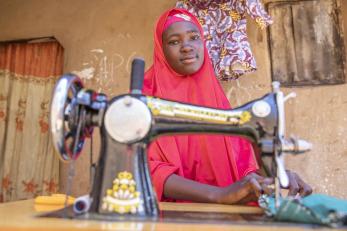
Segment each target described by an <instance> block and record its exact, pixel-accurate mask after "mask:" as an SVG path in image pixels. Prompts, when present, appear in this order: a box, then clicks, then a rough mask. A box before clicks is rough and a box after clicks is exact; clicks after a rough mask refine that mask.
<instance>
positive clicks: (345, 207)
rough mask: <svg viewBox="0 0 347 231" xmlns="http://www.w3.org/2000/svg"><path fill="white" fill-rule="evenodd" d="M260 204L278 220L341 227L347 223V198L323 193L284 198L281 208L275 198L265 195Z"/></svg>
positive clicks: (268, 213)
mask: <svg viewBox="0 0 347 231" xmlns="http://www.w3.org/2000/svg"><path fill="white" fill-rule="evenodd" d="M259 205H260V207H262V208H263V209H264V210H265V212H266V214H267V215H269V216H271V217H273V218H274V219H275V220H277V221H289V222H296V223H309V224H320V225H327V226H330V227H339V226H342V225H347V200H341V199H338V198H335V197H331V196H328V195H323V194H312V195H310V196H307V197H304V198H300V199H296V198H292V197H287V198H282V199H281V203H280V206H279V208H278V209H277V208H276V207H275V198H274V197H270V196H266V195H263V196H261V197H260V198H259Z"/></svg>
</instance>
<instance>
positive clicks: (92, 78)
mask: <svg viewBox="0 0 347 231" xmlns="http://www.w3.org/2000/svg"><path fill="white" fill-rule="evenodd" d="M136 54H137V53H136V51H131V52H130V53H127V54H121V53H118V52H114V53H111V54H108V53H106V52H105V51H104V50H103V49H99V48H97V49H91V50H90V51H89V53H88V54H87V55H86V58H85V59H87V61H84V62H83V63H82V68H81V70H76V71H73V72H72V73H74V74H76V75H78V76H79V77H80V78H81V79H82V80H83V82H84V83H85V84H86V86H88V85H89V86H93V89H94V90H96V91H98V92H103V93H106V94H110V93H113V94H114V91H115V90H114V89H115V88H117V87H119V84H120V83H121V82H124V81H126V80H124V79H128V78H130V70H131V61H132V60H133V58H134V57H135V56H136Z"/></svg>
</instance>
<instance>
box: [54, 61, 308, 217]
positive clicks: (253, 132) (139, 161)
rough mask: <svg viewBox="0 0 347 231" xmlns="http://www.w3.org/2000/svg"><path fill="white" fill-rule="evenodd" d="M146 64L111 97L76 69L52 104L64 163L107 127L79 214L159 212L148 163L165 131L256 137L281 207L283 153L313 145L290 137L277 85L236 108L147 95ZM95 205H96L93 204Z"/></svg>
mask: <svg viewBox="0 0 347 231" xmlns="http://www.w3.org/2000/svg"><path fill="white" fill-rule="evenodd" d="M143 75H144V61H143V60H141V59H135V60H134V61H133V66H132V73H131V89H130V90H131V91H130V93H129V94H124V95H119V96H116V97H113V98H112V99H110V100H107V97H106V96H105V95H104V94H100V93H96V92H94V91H92V90H86V89H85V88H84V87H83V84H82V82H81V80H80V79H79V78H78V77H77V76H76V75H73V74H67V75H63V76H62V77H61V78H60V79H59V80H58V82H57V84H56V87H55V90H54V95H53V100H52V107H51V129H52V134H53V142H54V145H55V148H56V149H57V151H58V153H59V156H60V158H61V159H62V160H63V161H65V162H73V161H74V160H76V159H77V158H78V156H79V154H80V152H81V150H82V147H83V144H84V140H85V138H86V137H88V136H90V135H91V133H92V130H93V127H99V128H100V133H101V134H100V135H101V153H100V159H99V161H98V165H97V169H96V173H95V177H94V183H93V187H92V188H93V190H92V191H91V192H90V195H89V197H87V199H86V200H80V201H79V202H80V204H78V203H77V205H76V209H75V212H76V213H78V212H88V214H94V215H95V214H96V215H97V216H102V217H107V218H109V219H118V218H119V217H122V218H124V217H125V218H132V217H137V218H138V217H147V218H148V217H154V218H155V217H157V216H158V212H159V209H158V203H157V199H156V195H155V192H154V190H153V187H152V183H151V177H150V173H149V170H148V164H147V153H146V151H147V146H148V145H149V144H150V142H151V141H153V140H154V139H156V138H157V137H158V136H163V135H173V134H176V135H177V134H182V133H184V134H186V133H218V134H225V135H234V136H242V137H246V138H247V139H249V140H250V141H251V143H252V145H253V147H254V150H255V151H256V156H255V158H256V159H257V161H258V163H259V164H260V165H261V166H262V167H263V169H264V170H265V173H266V174H267V175H268V176H271V177H274V178H275V196H276V204H277V206H278V205H279V203H280V200H279V198H280V187H281V186H282V187H287V186H288V183H289V180H288V176H287V174H286V171H285V166H284V160H283V156H284V154H298V153H303V152H305V151H308V150H310V149H311V144H310V143H308V142H306V141H304V140H300V139H296V138H290V139H286V138H285V111H284V103H285V101H287V100H288V99H289V98H291V97H293V96H294V95H293V94H289V95H288V96H284V94H283V92H281V91H280V86H279V83H278V82H274V83H273V84H272V92H271V93H269V94H267V95H265V96H263V97H262V98H259V99H256V100H253V101H251V102H249V103H247V104H245V105H243V106H240V107H238V108H235V109H232V110H221V109H215V108H208V107H201V106H198V105H190V104H185V103H180V102H175V101H168V100H163V99H160V98H155V97H150V96H145V95H142V94H141V89H142V82H143ZM88 202H91V205H90V207H89V206H86V204H88Z"/></svg>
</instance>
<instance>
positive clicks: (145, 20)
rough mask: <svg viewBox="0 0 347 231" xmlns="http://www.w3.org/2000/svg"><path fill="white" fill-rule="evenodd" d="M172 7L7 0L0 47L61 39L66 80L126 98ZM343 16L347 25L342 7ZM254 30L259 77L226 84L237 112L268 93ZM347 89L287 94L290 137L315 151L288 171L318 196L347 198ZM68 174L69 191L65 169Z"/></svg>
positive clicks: (81, 173) (81, 183)
mask: <svg viewBox="0 0 347 231" xmlns="http://www.w3.org/2000/svg"><path fill="white" fill-rule="evenodd" d="M174 2H175V1H174V0H169V1H160V0H151V1H149V0H147V1H135V0H130V1H129V0H128V1H125V0H117V1H114V0H90V1H84V0H74V1H68V0H51V1H40V0H30V1H21V0H2V1H0V28H1V30H0V41H4V40H13V39H23V38H34V37H43V36H55V37H56V38H57V39H58V40H59V42H60V43H61V44H62V45H63V47H64V48H65V67H64V71H65V72H70V71H76V72H78V73H80V74H81V76H82V77H83V78H84V81H85V82H86V85H87V87H90V88H93V89H96V90H101V91H103V92H106V93H108V94H110V95H116V94H120V93H124V92H127V90H128V87H129V71H130V66H129V65H130V61H131V59H132V58H133V57H134V56H142V57H144V58H145V60H146V62H147V67H148V66H149V65H150V64H151V62H152V61H151V60H152V49H153V46H152V34H153V25H154V23H155V20H156V18H157V17H158V16H159V15H160V13H161V12H163V10H165V9H167V8H170V7H171V6H173V4H174ZM264 2H266V1H264ZM267 2H268V1H267ZM342 13H343V17H344V19H345V22H347V4H346V3H345V2H344V1H343V6H342ZM275 23H276V22H275ZM248 26H249V28H248V29H249V30H248V31H249V40H250V43H251V45H252V48H253V52H254V55H255V57H256V60H257V63H258V71H257V72H255V73H253V74H249V75H247V76H244V77H241V78H240V79H239V80H237V81H232V82H224V83H223V88H224V89H225V92H226V93H227V96H228V98H229V100H230V102H231V104H232V105H233V106H238V105H241V104H242V103H245V102H247V101H249V100H252V99H255V98H257V97H260V96H262V95H264V94H266V93H267V92H268V91H269V90H270V84H271V77H270V63H269V53H268V45H267V36H266V31H261V30H260V29H258V28H257V27H256V25H255V23H254V22H253V21H251V20H250V21H249V24H248ZM344 30H345V31H347V23H344ZM345 42H346V44H347V41H345ZM346 89H347V87H346V85H345V84H344V85H336V86H321V87H305V88H290V89H284V90H285V92H291V91H295V92H296V93H297V95H298V96H297V98H296V99H294V100H292V101H290V102H289V103H288V105H287V108H286V109H287V134H295V135H298V136H300V137H301V138H304V139H307V140H309V141H311V142H312V143H313V144H314V150H313V151H311V152H310V153H308V154H305V155H303V156H296V157H291V156H290V157H288V158H287V165H288V167H289V168H290V169H293V170H295V171H297V172H299V173H300V175H302V176H303V178H304V179H305V180H306V181H307V182H309V183H310V184H312V185H313V187H314V190H315V191H316V192H323V193H328V194H330V195H334V196H338V197H341V198H347V186H346V184H343V182H345V180H344V178H345V177H346V176H347V169H346V168H344V167H345V166H347V145H346V141H345V140H344V139H343V138H344V136H346V135H347V96H346V95H344V92H345V91H346ZM96 132H97V131H96ZM95 137H96V138H98V137H97V136H95ZM96 143H97V144H98V143H99V142H98V140H96ZM86 147H88V144H87V145H86ZM96 149H97V148H95V150H96ZM87 154H88V152H85V155H82V157H81V158H80V159H78V160H77V172H76V176H75V181H74V185H73V192H74V194H76V195H80V194H83V193H85V192H86V191H87V188H88V178H89V175H88V169H87V167H86V166H87V165H88V161H89V160H88V155H87ZM62 169H63V170H64V171H63V172H62V181H63V186H64V185H65V184H64V181H65V178H66V176H65V175H66V169H67V168H66V167H63V168H62Z"/></svg>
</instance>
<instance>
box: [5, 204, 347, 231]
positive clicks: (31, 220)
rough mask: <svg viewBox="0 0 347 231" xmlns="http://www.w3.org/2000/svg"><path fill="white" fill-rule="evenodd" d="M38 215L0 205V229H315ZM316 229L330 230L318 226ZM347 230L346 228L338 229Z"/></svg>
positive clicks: (207, 208)
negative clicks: (96, 219)
mask: <svg viewBox="0 0 347 231" xmlns="http://www.w3.org/2000/svg"><path fill="white" fill-rule="evenodd" d="M160 208H161V210H163V211H184V212H206V213H209V214H211V213H229V214H261V213H262V211H261V210H260V209H259V208H256V207H245V206H229V205H215V204H195V203H182V204H179V203H161V204H160ZM39 214H40V213H38V212H35V210H34V201H33V200H25V201H17V202H10V203H3V204H0V230H6V231H12V230H28V231H31V230H66V231H67V230H69V231H70V230H129V231H130V230H135V231H137V230H151V231H154V230H169V231H170V230H174V231H181V230H189V231H195V230H199V231H204V230H213V231H215V230H217V231H218V230H245V231H250V230H252V231H261V230H283V231H287V230H288V231H299V230H311V229H317V226H310V225H299V224H298V225H296V224H294V225H293V224H286V223H265V224H261V223H260V224H259V223H258V224H254V223H252V222H246V221H241V222H234V223H232V224H230V223H229V224H225V223H223V222H221V223H218V222H215V223H213V222H212V223H211V222H210V223H208V222H199V223H196V222H195V223H194V222H189V221H187V222H165V221H161V222H123V221H122V222H120V221H118V222H106V221H93V220H69V219H59V218H41V217H37V215H39ZM319 230H329V229H328V228H326V227H319ZM341 230H347V229H341Z"/></svg>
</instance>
